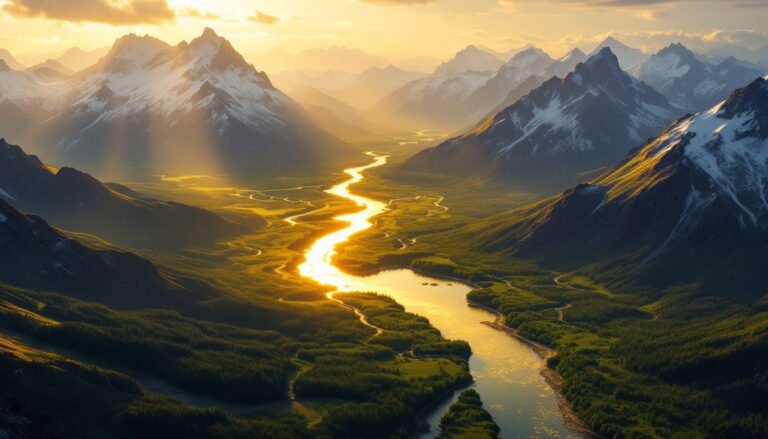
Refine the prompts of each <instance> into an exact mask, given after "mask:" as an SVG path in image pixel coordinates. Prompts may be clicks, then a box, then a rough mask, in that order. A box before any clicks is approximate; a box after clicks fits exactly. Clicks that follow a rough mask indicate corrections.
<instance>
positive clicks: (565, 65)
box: [542, 47, 587, 78]
mask: <svg viewBox="0 0 768 439" xmlns="http://www.w3.org/2000/svg"><path fill="white" fill-rule="evenodd" d="M586 60H587V55H586V54H584V52H582V51H581V49H579V48H578V47H577V48H575V49H573V50H571V51H570V52H568V53H566V54H565V55H563V56H562V57H561V58H558V59H556V60H554V61H552V63H551V64H550V65H549V66H547V68H546V69H544V72H543V73H542V76H544V77H545V78H551V77H553V76H558V77H561V78H562V77H563V76H565V75H567V74H568V72H572V71H573V69H575V68H576V66H577V65H579V64H580V63H583V62H584V61H586Z"/></svg>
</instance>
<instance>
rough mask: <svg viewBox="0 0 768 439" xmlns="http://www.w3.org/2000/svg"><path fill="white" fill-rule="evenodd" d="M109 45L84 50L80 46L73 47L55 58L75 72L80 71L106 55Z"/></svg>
mask: <svg viewBox="0 0 768 439" xmlns="http://www.w3.org/2000/svg"><path fill="white" fill-rule="evenodd" d="M108 51H109V47H99V48H97V49H92V50H83V49H80V48H79V47H72V48H70V49H67V51H66V52H64V53H63V54H61V55H60V56H58V57H56V58H54V61H57V62H58V63H59V64H61V65H62V66H64V67H66V68H67V69H69V70H71V71H73V72H79V71H80V70H83V69H85V68H87V67H90V66H92V65H94V64H96V63H97V62H98V61H99V59H100V58H101V57H102V56H104V55H106V54H107V52H108Z"/></svg>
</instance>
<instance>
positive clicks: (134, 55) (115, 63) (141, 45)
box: [89, 33, 170, 73]
mask: <svg viewBox="0 0 768 439" xmlns="http://www.w3.org/2000/svg"><path fill="white" fill-rule="evenodd" d="M169 47H170V46H169V45H168V44H167V43H165V42H163V41H160V40H158V39H157V38H154V37H151V36H149V35H144V36H141V37H140V36H138V35H136V34H132V33H131V34H128V35H124V36H122V37H120V38H118V39H117V40H116V41H115V43H114V44H113V45H112V48H111V49H110V50H109V52H107V54H106V55H105V56H104V58H102V59H101V60H100V61H99V62H98V63H97V64H96V66H95V68H96V69H97V70H98V71H100V72H103V73H108V72H111V73H126V72H130V71H132V70H135V69H140V68H142V67H143V66H144V65H145V64H146V63H147V62H149V61H150V60H151V59H152V58H154V57H155V55H157V54H158V53H159V52H161V51H162V50H165V49H168V48H169ZM89 70H90V69H89ZM89 73H90V72H89Z"/></svg>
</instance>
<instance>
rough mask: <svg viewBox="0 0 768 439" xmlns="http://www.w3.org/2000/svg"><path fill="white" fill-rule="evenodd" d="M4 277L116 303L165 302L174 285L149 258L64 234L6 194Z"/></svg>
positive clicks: (0, 236) (0, 239) (2, 210)
mask: <svg viewBox="0 0 768 439" xmlns="http://www.w3.org/2000/svg"><path fill="white" fill-rule="evenodd" d="M0 243H2V248H3V251H2V252H0V282H3V283H6V284H10V285H15V286H20V287H24V288H36V289H49V290H54V291H59V292H64V293H67V294H69V295H72V296H74V297H77V298H80V299H84V300H91V301H96V302H101V303H108V304H111V305H116V306H135V305H136V304H137V303H144V304H147V303H160V302H165V301H167V300H168V299H169V298H171V297H172V295H173V288H172V287H171V285H170V284H169V283H168V282H167V281H166V280H165V279H164V278H163V277H162V276H160V273H158V271H157V269H156V268H155V267H154V266H153V265H152V264H151V263H150V262H149V261H147V260H145V259H142V258H140V257H138V256H136V255H134V254H132V253H126V252H121V251H116V250H97V249H93V248H90V247H86V246H84V245H82V244H80V243H79V242H77V241H74V240H72V239H68V238H66V237H64V236H63V235H62V234H61V233H59V232H58V231H57V230H55V229H53V228H52V227H50V226H49V225H48V224H47V223H46V222H45V221H44V220H43V219H42V218H40V217H37V216H34V215H27V214H23V213H21V212H19V211H18V210H16V209H14V208H13V207H12V206H11V205H10V204H8V203H7V202H6V201H5V200H3V199H0Z"/></svg>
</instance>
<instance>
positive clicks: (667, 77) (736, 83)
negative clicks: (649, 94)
mask: <svg viewBox="0 0 768 439" xmlns="http://www.w3.org/2000/svg"><path fill="white" fill-rule="evenodd" d="M632 74H633V75H634V76H635V77H636V78H638V79H640V80H641V81H643V82H645V83H647V84H649V85H651V86H652V87H654V88H655V89H656V90H658V91H659V92H660V93H662V94H663V95H665V96H667V98H669V100H670V101H671V102H672V103H673V104H675V105H677V106H679V107H681V108H683V109H685V110H687V111H690V112H694V111H701V110H703V109H705V108H709V107H711V106H712V105H715V104H716V103H717V102H720V101H722V100H723V99H725V97H726V96H727V95H728V93H730V91H731V90H733V89H735V88H738V87H742V86H743V85H744V84H746V83H748V82H750V81H752V80H753V79H755V78H757V77H758V76H761V72H760V71H759V70H756V69H755V68H753V67H751V66H750V65H748V64H746V63H743V62H741V61H738V60H736V59H734V58H727V59H725V60H722V61H720V62H718V63H715V62H714V61H711V60H710V59H708V58H706V57H705V56H702V55H700V54H695V53H693V52H691V51H690V50H688V49H687V48H686V47H685V46H683V45H682V44H671V45H669V46H668V47H666V48H664V49H662V50H660V51H659V52H658V53H656V54H654V55H653V56H651V57H650V58H649V59H648V60H647V61H646V62H644V63H643V64H641V65H639V66H637V67H636V68H635V69H633V70H632Z"/></svg>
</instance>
